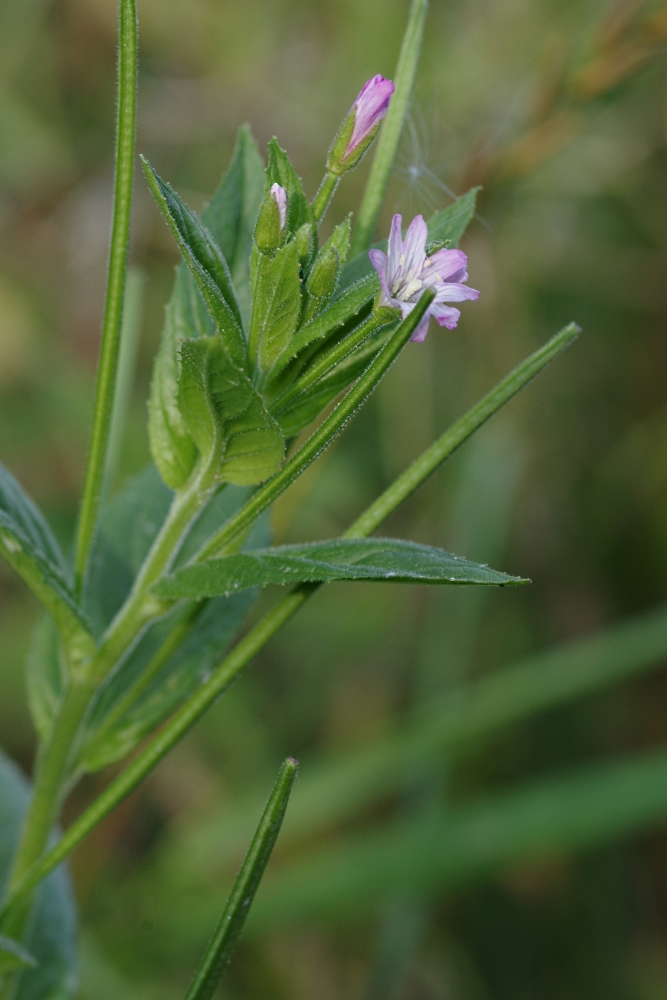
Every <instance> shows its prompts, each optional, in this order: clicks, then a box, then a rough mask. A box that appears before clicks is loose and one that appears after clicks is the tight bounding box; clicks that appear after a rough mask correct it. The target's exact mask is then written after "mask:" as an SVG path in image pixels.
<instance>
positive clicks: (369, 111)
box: [341, 73, 395, 160]
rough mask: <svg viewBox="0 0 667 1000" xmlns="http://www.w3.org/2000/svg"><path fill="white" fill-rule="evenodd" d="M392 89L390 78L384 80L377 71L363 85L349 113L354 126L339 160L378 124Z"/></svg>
mask: <svg viewBox="0 0 667 1000" xmlns="http://www.w3.org/2000/svg"><path fill="white" fill-rule="evenodd" d="M394 90H395V87H394V84H393V83H392V82H391V80H386V79H385V77H383V76H380V74H379V73H378V75H377V76H374V77H373V78H372V79H371V80H369V81H368V83H365V84H364V85H363V87H362V88H361V90H360V91H359V95H358V97H357V99H356V101H355V102H354V104H353V105H352V110H351V111H350V114H352V113H354V128H353V130H352V135H351V136H350V141H349V142H348V144H347V147H346V149H345V152H344V153H343V155H342V157H341V160H346V159H347V157H348V156H350V154H351V153H353V152H354V151H355V149H356V148H357V146H359V145H361V143H362V142H364V140H365V139H367V138H368V136H369V134H370V133H371V132H372V131H373V129H374V128H375V126H376V125H379V124H380V122H381V121H382V119H383V118H384V116H385V114H386V113H387V108H388V107H389V101H390V100H391V95H392V94H393V93H394Z"/></svg>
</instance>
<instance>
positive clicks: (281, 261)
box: [249, 240, 301, 373]
mask: <svg viewBox="0 0 667 1000" xmlns="http://www.w3.org/2000/svg"><path fill="white" fill-rule="evenodd" d="M300 312H301V281H300V279H299V258H298V254H297V245H296V240H291V241H290V242H289V243H288V244H287V245H286V246H284V247H281V248H280V250H278V252H277V253H276V254H275V255H274V256H273V257H269V256H267V255H264V254H262V255H260V258H259V260H258V262H257V271H256V275H255V279H254V282H253V307H252V320H251V325H250V343H249V348H250V356H251V358H252V361H253V364H254V365H256V366H259V368H260V369H261V371H263V372H267V373H268V372H271V371H272V369H273V368H274V366H275V365H276V363H277V361H278V359H279V358H280V357H281V356H282V355H283V354H284V353H285V352H286V351H288V350H289V347H290V344H291V342H292V338H293V337H294V333H295V331H296V328H297V324H298V322H299V313H300Z"/></svg>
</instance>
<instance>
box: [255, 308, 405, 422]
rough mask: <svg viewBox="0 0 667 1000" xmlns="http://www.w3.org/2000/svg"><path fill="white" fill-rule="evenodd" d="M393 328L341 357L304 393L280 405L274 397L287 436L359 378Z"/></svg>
mask: <svg viewBox="0 0 667 1000" xmlns="http://www.w3.org/2000/svg"><path fill="white" fill-rule="evenodd" d="M395 329H396V328H395V326H392V327H390V328H389V329H388V330H383V331H381V332H380V333H379V334H378V335H376V336H374V337H372V338H371V339H370V340H368V341H366V342H365V343H363V344H362V345H361V346H360V347H358V348H357V349H356V350H354V351H353V352H352V353H351V354H350V355H348V357H347V358H345V360H344V361H341V362H340V363H339V364H338V365H337V366H336V368H334V370H333V371H331V372H330V373H329V374H328V375H326V376H325V377H324V378H322V379H321V380H320V381H319V382H316V383H315V385H313V386H312V387H311V388H310V389H308V391H307V393H305V394H304V395H300V396H297V398H296V399H294V400H292V401H291V402H290V403H289V404H288V405H287V406H286V407H284V408H283V407H281V406H280V401H279V400H278V401H276V403H275V405H274V406H272V408H271V409H272V412H274V413H275V417H276V419H277V420H278V422H279V424H280V426H281V428H282V432H283V434H284V436H285V438H286V439H287V440H289V438H291V437H294V436H295V435H296V434H298V433H299V431H301V430H303V428H304V427H307V426H308V424H309V423H311V421H313V420H314V419H315V417H316V416H317V415H318V413H320V412H321V411H322V410H323V409H324V407H325V406H326V405H327V404H328V403H330V402H331V400H332V399H335V397H336V396H337V395H338V394H339V393H341V392H343V391H344V390H345V389H347V387H348V386H349V385H351V383H352V382H354V381H355V379H357V378H359V376H360V375H361V374H362V372H363V371H364V370H365V369H366V368H367V366H368V365H369V364H370V363H371V361H372V360H373V358H374V357H375V356H376V355H377V354H378V353H379V352H380V351H381V350H382V348H383V347H384V345H385V344H386V343H387V342H388V341H389V340H390V339H391V336H392V334H393V333H394V332H395ZM318 357H319V355H318Z"/></svg>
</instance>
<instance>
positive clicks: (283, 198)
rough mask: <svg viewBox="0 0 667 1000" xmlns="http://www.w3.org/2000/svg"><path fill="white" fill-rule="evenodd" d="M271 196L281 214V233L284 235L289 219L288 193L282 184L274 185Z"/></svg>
mask: <svg viewBox="0 0 667 1000" xmlns="http://www.w3.org/2000/svg"><path fill="white" fill-rule="evenodd" d="M270 194H271V197H272V198H273V200H274V201H275V203H276V205H277V206H278V211H279V212H280V232H281V233H282V231H283V229H284V228H285V219H286V218H287V191H286V190H285V188H284V187H281V186H280V184H272V185H271V191H270Z"/></svg>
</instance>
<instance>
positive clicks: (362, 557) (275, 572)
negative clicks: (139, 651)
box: [155, 538, 528, 599]
mask: <svg viewBox="0 0 667 1000" xmlns="http://www.w3.org/2000/svg"><path fill="white" fill-rule="evenodd" d="M334 580H376V581H383V582H389V583H444V584H482V585H496V586H501V587H502V586H505V585H506V584H517V583H527V582H528V581H527V580H524V579H521V578H520V577H516V576H508V575H507V574H506V573H499V572H497V571H496V570H493V569H489V567H488V566H482V565H480V564H479V563H474V562H469V560H467V559H462V558H461V557H460V556H454V555H451V553H449V552H443V550H442V549H436V548H432V547H431V546H429V545H419V544H417V543H416V542H404V541H401V540H398V539H395V538H363V539H358V538H338V539H333V540H332V541H328V542H308V543H307V544H303V545H279V546H276V547H274V548H270V549H257V550H256V551H255V552H243V553H238V554H237V555H231V556H226V557H224V558H223V559H209V560H206V561H205V562H202V563H196V564H194V565H191V566H185V567H183V569H180V570H177V571H176V572H175V573H173V574H172V575H170V576H168V577H166V578H165V579H164V580H162V581H161V582H160V583H159V584H157V586H156V587H155V592H156V593H157V594H158V595H159V596H160V597H166V598H170V599H171V598H179V597H190V598H195V599H196V598H202V597H215V596H216V595H218V594H233V593H235V592H236V591H239V590H244V589H245V588H246V587H264V586H266V584H268V583H283V584H284V583H302V582H310V583H316V582H317V583H331V582H332V581H334Z"/></svg>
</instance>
